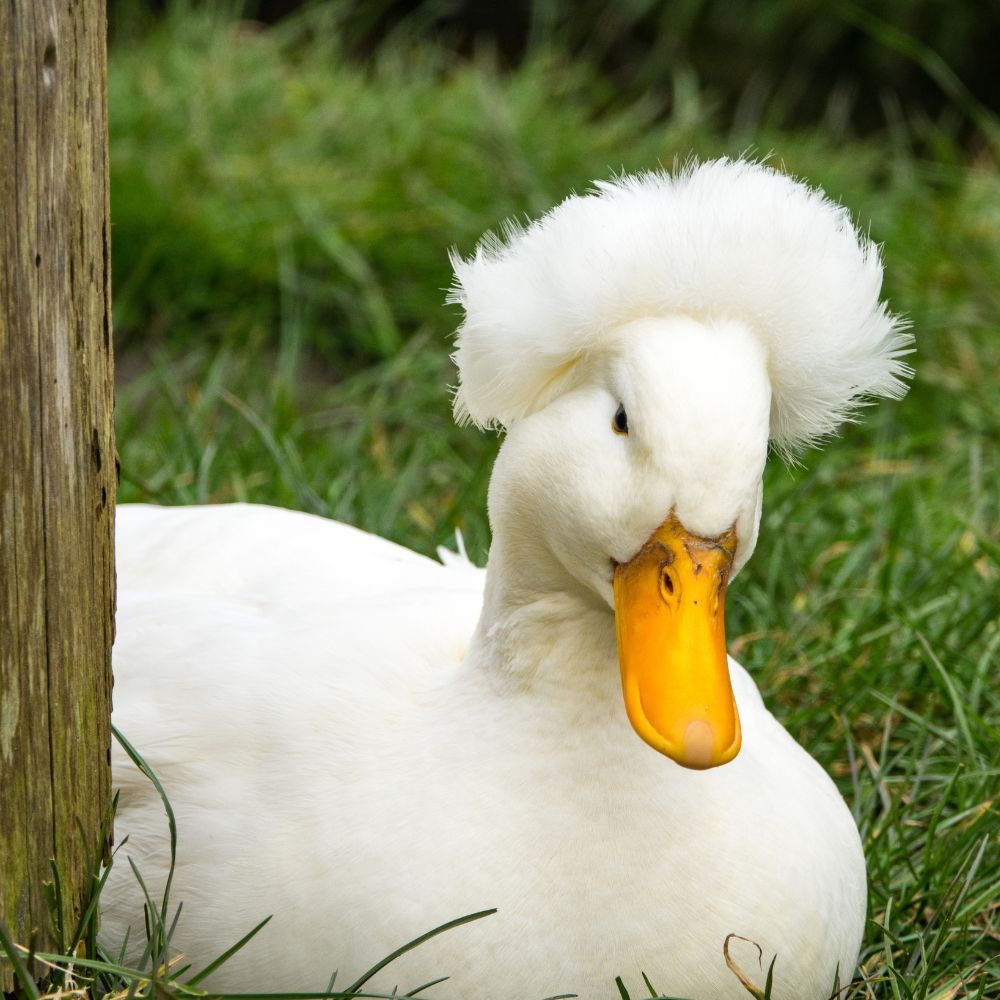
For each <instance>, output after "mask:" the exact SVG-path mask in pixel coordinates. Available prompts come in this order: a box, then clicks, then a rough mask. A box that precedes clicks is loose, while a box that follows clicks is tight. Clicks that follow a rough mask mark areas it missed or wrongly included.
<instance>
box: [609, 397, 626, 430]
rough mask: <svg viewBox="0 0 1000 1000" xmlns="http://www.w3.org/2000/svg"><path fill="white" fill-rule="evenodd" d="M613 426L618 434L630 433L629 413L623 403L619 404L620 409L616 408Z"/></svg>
mask: <svg viewBox="0 0 1000 1000" xmlns="http://www.w3.org/2000/svg"><path fill="white" fill-rule="evenodd" d="M611 426H612V428H614V432H615V433H616V434H628V414H627V413H626V412H625V407H624V406H622V404H621V403H619V404H618V409H617V410H615V415H614V419H613V420H612V421H611Z"/></svg>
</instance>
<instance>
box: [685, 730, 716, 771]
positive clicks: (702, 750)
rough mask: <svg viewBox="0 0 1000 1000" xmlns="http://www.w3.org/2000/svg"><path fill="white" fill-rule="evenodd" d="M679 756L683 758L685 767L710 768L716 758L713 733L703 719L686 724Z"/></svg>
mask: <svg viewBox="0 0 1000 1000" xmlns="http://www.w3.org/2000/svg"><path fill="white" fill-rule="evenodd" d="M681 756H682V757H683V758H684V760H683V763H684V766H685V767H692V768H696V769H698V770H703V769H704V768H706V767H711V766H712V762H713V760H714V759H715V757H716V754H715V733H714V732H713V731H712V727H711V725H710V724H709V723H708V722H706V721H705V720H704V719H695V720H694V722H689V723H688V726H687V729H685V731H684V740H683V743H682V744H681Z"/></svg>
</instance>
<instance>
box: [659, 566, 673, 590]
mask: <svg viewBox="0 0 1000 1000" xmlns="http://www.w3.org/2000/svg"><path fill="white" fill-rule="evenodd" d="M662 580H663V589H664V590H665V591H666V592H667V593H668V594H672V593H673V592H674V581H673V580H672V579H671V578H670V573H669V572H668V571H667V570H664V571H663V577H662Z"/></svg>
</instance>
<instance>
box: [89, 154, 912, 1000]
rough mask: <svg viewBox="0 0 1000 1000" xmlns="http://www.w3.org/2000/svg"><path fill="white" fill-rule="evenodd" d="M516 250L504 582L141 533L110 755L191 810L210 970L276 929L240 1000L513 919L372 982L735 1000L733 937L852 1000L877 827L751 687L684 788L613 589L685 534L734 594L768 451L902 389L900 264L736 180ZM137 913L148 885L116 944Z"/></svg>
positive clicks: (193, 933)
mask: <svg viewBox="0 0 1000 1000" xmlns="http://www.w3.org/2000/svg"><path fill="white" fill-rule="evenodd" d="M508 237H509V244H508V245H507V246H506V247H503V246H500V245H499V244H497V243H496V242H493V243H487V244H485V245H484V247H482V248H481V249H480V250H479V251H478V252H477V254H476V256H475V257H474V258H473V259H472V260H470V261H468V262H461V261H456V271H457V280H458V286H457V288H458V291H457V292H456V295H457V297H458V298H459V300H460V301H461V302H462V303H463V305H464V306H465V308H466V320H465V323H464V324H463V327H462V330H461V332H460V334H459V346H458V351H457V354H456V359H457V361H458V364H459V368H460V378H461V384H460V388H459V391H458V398H457V401H456V406H457V410H458V412H459V414H463V415H467V416H469V417H471V418H472V419H474V420H475V421H476V422H478V423H481V424H488V423H500V424H503V425H504V426H505V427H506V428H507V436H506V439H505V441H504V444H503V446H502V448H501V452H500V456H499V459H498V461H497V464H496V467H495V469H494V474H493V478H492V480H491V485H490V519H491V525H492V528H493V535H494V538H493V546H492V549H491V552H490V561H489V566H488V570H487V573H486V575H485V578H484V575H483V574H482V573H481V572H480V571H478V570H474V569H472V568H471V567H469V566H468V565H467V564H464V563H458V564H457V565H449V566H442V565H439V564H437V563H435V562H433V561H431V560H428V559H425V558H423V557H421V556H418V555H415V554H413V553H411V552H408V551H406V550H405V549H401V548H399V547H398V546H395V545H392V544H391V543H388V542H385V541H383V540H381V539H377V538H374V537H372V536H368V535H365V534H363V533H361V532H358V531H356V530H354V529H351V528H348V527H345V526H343V525H338V524H335V523H332V522H328V521H324V520H322V519H319V518H315V517H311V516H308V515H304V514H296V513H291V512H287V511H279V510H275V509H272V508H265V507H245V506H232V507H224V508H190V509H178V510H166V509H161V508H129V507H125V508H122V509H121V510H120V512H119V528H118V560H119V618H118V638H117V641H116V646H115V673H116V687H115V722H116V724H117V725H118V727H119V728H120V729H122V730H123V731H124V732H125V733H126V735H128V736H129V737H130V738H131V740H132V741H133V742H134V743H135V744H136V745H137V746H138V747H139V748H140V750H141V751H142V752H143V753H144V754H145V755H146V756H147V758H148V759H149V761H150V763H151V764H152V766H153V767H154V768H155V769H156V770H157V771H158V773H159V774H160V776H161V778H162V780H163V783H164V785H165V787H166V789H167V791H168V793H169V794H170V796H171V799H172V801H173V804H174V808H175V810H176V813H177V817H178V827H179V845H180V858H179V861H180V863H179V867H178V873H177V889H176V890H175V897H174V898H175V899H178V898H179V899H183V900H184V901H185V914H184V917H183V918H182V922H181V930H180V932H179V936H178V940H177V944H178V946H179V947H181V948H182V949H183V950H185V951H186V952H187V953H188V955H189V957H190V958H191V959H193V960H194V961H195V962H205V961H207V960H208V959H209V958H211V957H213V956H214V954H216V953H218V952H220V951H221V950H223V949H224V948H225V947H226V946H228V945H229V944H230V943H231V942H232V941H234V940H235V939H236V938H238V937H239V936H240V935H241V934H242V933H243V932H245V931H246V930H247V929H248V928H249V927H250V926H252V925H253V924H254V923H255V922H257V921H258V920H259V919H261V918H262V917H263V916H265V915H267V914H268V913H274V914H275V918H274V920H273V921H272V922H271V924H270V925H269V926H268V927H267V928H266V929H265V930H264V931H263V932H262V934H261V936H260V938H259V940H256V941H254V942H253V943H252V944H251V946H250V947H249V949H248V950H247V951H246V952H245V953H244V954H241V955H240V956H238V957H237V958H236V959H235V960H234V961H233V963H232V964H231V965H230V966H227V967H225V968H224V969H223V971H221V972H220V973H219V974H218V975H217V977H216V980H215V982H214V986H215V987H216V988H218V989H226V990H245V991H264V990H274V989H282V990H289V989H299V990H318V989H322V988H323V987H324V986H325V984H326V982H327V979H328V978H329V974H330V972H331V971H332V970H333V969H334V968H339V969H340V970H341V975H340V979H339V980H338V981H339V982H342V983H346V982H349V981H350V979H352V978H353V977H354V976H356V975H357V974H358V973H359V972H361V971H362V970H363V969H364V968H365V967H367V966H368V965H370V964H371V963H373V962H374V961H375V960H377V959H378V958H380V957H381V956H382V955H383V954H385V953H387V952H388V951H390V950H391V949H393V948H395V947H397V946H398V945H400V944H401V943H403V942H404V941H406V940H408V939H410V938H412V937H414V936H416V935H417V934H419V933H421V932H422V931H424V930H427V929H428V928H430V927H431V926H433V925H435V924H438V923H441V922H444V921H446V920H448V919H450V918H453V917H456V916H460V915H462V914H464V913H468V912H471V911H474V910H479V909H483V908H486V907H491V906H496V907H498V908H499V912H498V914H497V915H496V916H494V917H491V918H489V919H487V920H484V921H481V922H479V923H477V924H473V925H470V926H467V927H463V928H461V929H459V930H456V931H453V932H451V933H449V934H447V935H445V936H443V937H440V938H437V939H435V940H434V941H432V942H430V943H429V944H427V945H425V946H424V947H422V948H420V949H419V950H418V951H416V952H415V953H412V954H410V955H408V956H406V957H405V958H404V959H403V960H402V961H401V962H400V963H399V964H398V965H394V966H392V967H390V969H389V970H387V971H386V972H385V973H383V974H382V975H381V976H380V977H379V979H378V980H376V983H375V985H376V986H378V987H381V988H383V989H390V988H391V987H392V986H393V985H394V984H395V983H399V984H401V985H403V986H405V987H406V988H412V987H414V986H416V985H418V984H419V983H421V982H424V981H427V980H429V979H432V978H434V977H435V976H438V975H449V976H451V977H452V979H451V982H450V983H448V984H444V985H442V986H440V987H437V988H436V990H437V991H438V995H440V996H442V997H447V996H451V997H456V998H462V1000H472V998H477V997H481V998H487V1000H525V998H530V997H542V996H546V995H551V994H554V993H557V992H577V993H579V994H580V995H581V996H583V997H612V996H615V995H616V991H615V989H614V985H613V981H614V977H615V975H618V974H620V975H622V976H624V977H625V980H626V982H631V983H632V984H633V985H635V986H636V987H637V988H638V983H639V973H640V971H641V970H644V971H645V972H647V973H648V974H649V976H650V978H651V979H652V981H653V982H654V983H655V984H656V986H657V988H658V989H660V990H663V991H666V992H667V993H669V994H671V995H679V996H690V997H693V998H698V1000H739V998H742V997H743V996H745V993H744V991H743V989H742V987H741V986H740V985H739V983H738V982H737V981H736V979H735V978H734V977H733V975H732V974H731V972H730V971H729V970H727V969H726V967H725V963H724V961H723V957H722V944H723V940H724V939H725V937H726V935H728V934H730V933H737V934H741V935H744V936H745V937H748V938H752V939H753V940H755V941H757V942H759V944H760V945H761V947H762V948H763V950H764V953H765V957H766V959H769V958H770V956H771V955H774V954H777V956H778V958H777V963H776V965H775V990H774V997H775V998H776V1000H821V998H825V997H826V996H827V995H828V993H829V988H830V985H831V983H832V981H833V978H834V974H835V971H836V970H837V969H838V968H839V971H840V975H841V979H842V981H846V980H847V979H848V978H849V977H850V975H851V973H852V971H853V966H854V963H855V961H856V957H857V954H858V949H859V946H860V941H861V934H862V929H863V924H864V918H865V873H864V862H863V858H862V855H861V848H860V843H859V839H858V834H857V830H856V829H855V826H854V823H853V821H852V819H851V816H850V813H849V812H848V810H847V809H846V807H845V805H844V803H843V801H842V799H841V798H840V796H839V794H838V793H837V791H836V789H835V788H834V786H833V784H832V782H831V781H830V780H829V778H828V777H827V776H826V775H825V774H824V773H823V771H822V769H821V768H820V767H819V766H818V765H817V764H816V763H815V761H813V760H812V759H811V758H810V757H809V755H808V754H807V753H805V752H804V751H803V750H802V749H801V748H800V747H799V746H798V745H797V744H796V743H795V742H794V741H793V740H792V739H791V737H790V736H789V735H788V734H787V733H786V732H785V731H784V730H783V729H782V728H781V726H780V725H779V724H778V723H777V722H776V721H775V720H774V718H773V717H772V716H771V714H770V713H769V712H768V711H767V710H766V708H765V707H764V704H763V702H762V701H761V698H760V695H759V694H758V692H757V690H756V687H755V686H754V684H753V682H752V681H751V679H750V678H749V676H748V675H747V674H746V672H745V671H744V670H743V669H742V667H740V666H739V665H738V664H736V663H735V662H733V661H730V662H729V671H730V674H731V683H732V691H733V695H734V697H735V702H736V704H737V706H738V709H739V718H740V720H741V723H742V749H741V751H740V752H739V755H738V756H737V757H736V758H735V760H733V761H732V762H731V763H728V764H725V766H721V767H716V768H714V769H712V770H708V771H692V770H687V769H685V768H682V767H680V766H678V765H677V764H675V763H674V762H673V761H672V760H668V759H667V758H666V757H664V756H662V755H661V754H658V753H656V752H655V751H654V750H652V749H650V747H649V746H647V745H646V744H645V743H643V742H642V740H640V739H639V738H638V737H637V736H636V735H635V733H634V732H633V731H632V729H630V727H629V718H628V717H626V713H625V709H624V708H623V706H622V698H621V692H622V680H620V677H619V658H620V657H619V649H623V648H625V647H621V646H619V647H616V625H615V616H616V614H618V615H619V616H621V615H622V614H624V612H623V611H622V608H623V607H624V604H623V600H622V598H621V595H620V594H619V590H618V587H619V577H618V573H619V570H620V569H621V568H622V567H627V566H632V565H634V564H635V561H636V560H637V559H639V556H637V555H636V553H637V552H638V553H640V555H641V553H642V552H643V551H645V550H646V547H647V546H648V545H649V542H648V541H647V540H648V539H651V538H652V537H659V536H652V535H651V533H653V532H654V531H661V530H662V527H663V524H665V523H666V522H665V521H664V519H665V518H667V516H668V515H671V516H672V518H673V519H674V521H671V522H670V523H672V524H673V523H676V524H678V525H680V526H682V529H683V531H684V532H687V534H683V537H684V538H687V539H691V538H697V536H704V537H707V538H710V539H716V538H727V537H732V538H734V539H735V540H734V542H733V544H734V545H735V553H734V555H733V554H732V553H731V557H732V559H733V572H734V573H735V572H736V571H737V570H738V569H739V567H740V566H741V565H742V564H743V563H744V562H745V561H746V559H748V558H749V556H750V554H751V552H752V551H753V548H754V545H755V543H756V538H757V529H758V524H759V518H760V503H761V476H762V472H763V466H764V461H765V458H766V454H767V449H768V441H769V437H770V438H773V439H774V441H775V442H776V443H777V444H778V445H779V446H780V447H782V448H793V447H795V446H798V445H800V444H802V443H805V442H807V441H810V440H813V439H814V438H816V437H817V436H820V435H823V434H827V433H829V432H830V431H831V430H832V429H833V428H834V427H835V426H836V423H837V422H838V421H839V420H840V419H843V417H844V416H845V415H846V414H848V413H849V412H850V409H851V407H852V406H853V405H854V404H855V403H856V401H857V400H858V399H859V398H861V397H864V396H869V395H873V394H879V393H881V394H889V395H897V394H899V393H900V392H901V391H902V390H901V383H900V381H899V379H900V378H901V376H902V375H903V374H904V373H905V370H904V368H903V366H902V364H901V363H900V361H899V360H898V354H899V352H900V351H901V349H902V348H903V346H904V344H905V341H904V338H903V335H902V334H901V333H900V332H899V331H900V327H899V324H898V322H897V321H895V320H894V319H893V318H892V317H890V316H889V315H888V314H887V313H886V312H885V310H884V309H883V307H881V306H880V305H879V304H878V290H879V286H880V282H881V267H880V264H879V261H878V256H877V254H876V252H875V251H874V249H873V248H872V247H871V245H870V244H868V243H866V241H864V240H863V239H861V238H860V237H859V236H858V234H857V233H856V232H855V231H854V230H853V228H852V227H851V226H850V223H849V221H848V219H847V216H846V213H845V212H844V211H843V210H842V209H839V208H836V207H835V206H833V205H831V204H830V203H829V202H828V201H826V200H825V199H824V198H823V197H822V196H821V195H819V194H817V193H815V192H811V191H809V190H808V189H807V188H805V187H804V186H802V185H801V184H797V183H795V182H793V181H791V180H789V179H787V178H785V177H782V176H780V175H778V174H776V173H775V172H773V171H770V170H768V169H766V168H764V167H760V166H756V165H751V164H745V163H726V162H721V161H720V162H718V163H713V164H707V165H705V166H703V167H700V168H691V169H689V170H687V171H685V172H684V173H683V174H681V175H680V176H679V177H678V178H675V179H670V178H666V177H662V176H659V175H655V176H654V175H649V176H645V177H641V178H632V179H624V180H622V181H619V182H617V183H616V184H614V185H607V186H601V187H600V189H599V191H598V193H596V194H594V195H591V196H588V197H585V198H573V199H570V200H569V201H567V202H565V203H563V205H561V206H560V207H559V208H557V209H555V210H554V211H553V212H552V213H550V215H548V216H546V218H545V219H543V220H542V221H541V222H539V223H537V224H535V225H534V226H532V227H530V228H528V229H527V230H525V231H523V232H521V231H513V230H511V231H509V233H508ZM619 409H621V410H622V412H623V413H624V412H625V411H627V418H628V428H627V431H628V432H627V434H625V433H624V432H623V431H622V428H621V426H620V424H621V421H620V420H618V418H617V417H616V413H617V411H618V410H619ZM658 525H660V526H661V527H660V528H659V529H658V528H657V526H658ZM678 530H681V528H678ZM727 532H729V533H730V534H728V535H727V534H726V533H727ZM713 544H715V543H713ZM633 557H635V558H633ZM664 565H666V564H664ZM694 572H695V575H697V569H695V571H694ZM678 579H680V578H678ZM720 579H721V580H722V584H721V585H722V588H723V591H722V592H723V594H724V583H725V574H723V576H722V577H720ZM660 586H661V587H662V586H663V584H662V583H661V585H660ZM671 587H672V585H671ZM671 595H673V590H672V589H671ZM682 596H683V594H682ZM678 606H679V605H678ZM712 613H713V614H714V611H713V612H712ZM621 641H625V640H621ZM724 668H725V663H724V661H723V669H724ZM630 712H631V709H630ZM630 717H631V716H630ZM633 722H634V720H633ZM698 724H699V725H700V724H701V723H698ZM643 739H647V737H646V736H643ZM696 749H697V748H696ZM664 752H666V751H664ZM696 766H702V765H696ZM115 781H116V784H118V785H120V786H122V789H123V794H122V802H121V809H120V813H119V822H118V836H119V838H120V837H121V836H122V835H124V834H128V835H129V837H130V840H129V845H128V847H127V848H126V850H127V851H128V852H130V853H132V854H133V855H135V856H136V857H137V860H138V862H139V865H140V868H141V869H142V871H143V872H144V874H145V875H146V876H147V877H148V879H149V881H150V882H151V883H152V884H153V886H154V887H155V886H157V885H158V884H162V880H163V877H164V864H165V860H166V858H165V853H166V852H165V829H164V823H163V818H162V812H161V809H160V806H159V804H158V802H157V801H156V798H155V795H153V794H151V790H150V789H149V788H148V786H147V785H146V784H145V783H144V782H143V780H142V779H141V778H140V777H139V776H138V775H136V774H135V772H134V771H133V770H132V769H130V768H129V767H128V766H126V765H125V764H124V763H123V762H122V761H121V760H120V759H116V761H115ZM139 908H140V907H139V901H138V896H137V893H136V890H135V887H134V886H132V885H130V884H129V878H128V877H127V873H126V872H125V866H123V865H120V866H119V872H118V874H117V875H116V876H114V877H113V878H112V881H111V884H110V885H109V889H108V894H107V896H106V906H105V910H104V934H105V938H106V939H107V940H109V942H115V941H117V940H120V938H121V936H122V935H123V934H124V930H125V927H126V925H128V924H129V923H131V924H132V925H133V927H134V928H137V927H139V926H141V922H139V919H138V917H139ZM135 933H136V930H134V931H133V934H135ZM740 947H741V946H739V945H737V946H736V953H737V955H738V960H739V961H740V962H741V964H743V965H744V966H745V967H747V968H749V967H750V966H751V964H752V961H751V956H752V954H753V953H752V951H751V950H750V949H749V947H748V946H742V947H743V949H744V950H743V951H740ZM761 978H763V976H762V975H761Z"/></svg>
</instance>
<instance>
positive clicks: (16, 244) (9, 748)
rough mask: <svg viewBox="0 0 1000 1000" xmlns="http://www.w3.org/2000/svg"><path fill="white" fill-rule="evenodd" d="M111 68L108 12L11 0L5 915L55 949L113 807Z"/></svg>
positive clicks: (2, 606) (2, 43)
mask: <svg viewBox="0 0 1000 1000" xmlns="http://www.w3.org/2000/svg"><path fill="white" fill-rule="evenodd" d="M106 65H107V54H106V19H105V4H104V0H0V919H3V921H4V922H5V923H6V924H7V926H8V928H10V930H11V931H12V933H13V935H14V938H15V940H17V941H21V942H26V941H28V939H29V937H30V936H31V935H32V933H33V932H35V931H37V939H36V940H37V943H38V945H39V947H41V946H42V945H51V944H52V943H53V941H52V939H51V937H50V936H49V920H48V913H47V909H46V906H45V903H44V897H43V894H42V883H43V881H45V880H51V877H52V876H51V872H50V867H49V859H50V858H53V857H54V858H55V859H56V861H57V864H58V866H59V870H60V873H61V880H62V886H63V892H64V907H65V913H64V920H65V922H66V924H67V926H68V927H70V928H72V927H73V926H74V925H75V922H76V920H77V918H78V917H79V913H80V907H81V904H82V902H83V900H84V899H85V898H86V896H87V892H88V889H89V887H88V885H87V884H86V882H87V878H88V875H89V873H88V872H86V871H85V869H84V859H83V852H82V848H81V843H80V837H79V834H78V831H77V828H76V818H77V817H79V819H80V822H81V823H82V825H83V829H84V830H85V831H86V833H87V836H88V837H89V838H90V840H91V842H92V844H93V843H96V838H97V834H98V829H99V826H100V822H101V819H102V817H103V816H104V814H105V812H106V810H107V809H108V806H109V797H110V763H109V754H110V705H111V660H110V654H111V641H112V637H113V629H114V548H113V520H114V494H115V481H116V469H115V464H116V463H115V448H114V431H113V425H112V418H113V383H112V360H111V303H110V250H109V245H108V237H109V234H108V165H107V158H108V156H107V121H106V99H105V91H106ZM101 849H105V845H102V848H101ZM10 985H11V978H10V969H9V966H8V965H7V964H6V963H2V962H0V988H9V987H10Z"/></svg>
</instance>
